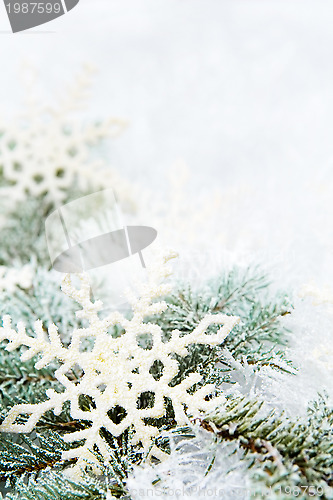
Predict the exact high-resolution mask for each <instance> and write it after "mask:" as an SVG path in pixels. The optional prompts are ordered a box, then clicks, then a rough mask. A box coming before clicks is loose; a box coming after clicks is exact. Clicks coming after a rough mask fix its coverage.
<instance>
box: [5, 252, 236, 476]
mask: <svg viewBox="0 0 333 500" xmlns="http://www.w3.org/2000/svg"><path fill="white" fill-rule="evenodd" d="M172 257H174V254H172V253H169V254H168V255H167V256H164V257H163V258H162V260H159V262H156V263H155V265H154V266H152V267H151V268H150V269H149V270H148V275H147V281H146V283H144V284H142V285H139V287H138V291H137V294H134V293H131V294H130V293H129V294H128V300H129V302H130V304H131V307H132V315H131V319H127V318H126V317H125V316H123V315H122V314H120V313H119V312H112V313H111V314H109V315H108V316H107V317H106V318H104V319H101V318H100V317H99V314H98V313H99V311H100V310H101V309H102V303H101V301H95V302H92V301H91V299H90V287H89V283H88V280H87V277H86V276H83V275H82V276H80V280H81V286H80V289H77V288H75V287H73V285H72V283H71V280H70V277H69V276H66V277H65V279H64V282H63V287H62V288H63V291H64V292H65V293H66V294H67V295H69V296H70V297H72V298H73V299H74V300H75V301H76V302H77V303H78V304H80V306H81V309H80V310H79V311H78V312H77V316H78V317H79V318H81V319H83V320H85V321H86V322H87V325H88V326H87V327H86V328H78V329H75V330H74V331H73V334H72V336H71V343H70V345H69V346H68V347H65V346H64V345H63V344H62V342H61V339H60V336H59V333H58V331H57V327H56V326H54V325H52V326H50V327H49V329H48V335H46V334H45V332H44V329H43V325H42V323H41V322H40V321H37V322H36V326H35V337H31V336H30V335H28V334H27V333H26V330H25V327H24V325H23V324H18V326H17V331H16V330H14V329H13V328H12V327H11V320H10V318H9V317H8V316H6V317H4V319H3V328H1V329H0V340H5V339H7V340H8V341H9V343H8V345H7V347H6V349H7V350H8V351H12V350H14V349H17V348H18V347H20V346H22V345H23V346H26V347H27V350H26V351H25V352H24V354H23V356H22V360H23V361H25V360H28V359H30V358H32V357H33V356H35V355H39V356H40V359H39V360H38V361H37V363H36V368H37V369H40V368H43V367H45V366H46V365H47V364H48V363H50V362H51V361H53V360H55V359H57V360H58V361H60V362H61V366H60V368H59V369H58V370H56V372H55V377H56V378H57V380H58V381H59V382H60V383H61V384H62V385H63V387H64V391H63V392H56V391H54V390H52V389H50V390H48V391H47V393H46V394H47V397H48V399H47V400H46V401H45V402H42V403H39V404H35V405H32V404H21V405H17V406H14V407H13V408H12V409H11V411H10V412H9V414H8V416H7V417H6V419H5V420H4V422H3V423H2V425H1V426H0V430H1V431H6V432H31V431H32V430H33V429H34V427H35V425H36V423H37V422H38V421H39V419H40V418H41V417H42V415H43V414H44V413H45V412H47V411H49V410H53V411H54V413H55V414H60V412H61V411H62V408H63V405H64V403H65V402H66V401H69V402H70V414H71V417H72V418H73V419H74V420H84V421H85V422H89V423H90V426H89V427H87V428H85V429H83V430H80V431H77V432H73V433H70V434H67V435H65V438H64V439H65V440H66V441H67V442H71V443H73V442H77V441H83V442H84V444H80V445H79V446H77V447H76V448H73V449H70V450H69V451H65V452H64V453H63V458H64V459H73V458H77V459H78V460H77V463H76V466H75V471H76V472H77V471H79V470H81V468H82V467H84V464H85V463H86V462H87V461H88V462H90V463H94V464H96V466H97V465H98V464H97V460H96V458H95V456H94V455H93V454H92V453H91V450H93V449H96V447H97V448H98V450H99V452H100V453H101V455H102V456H103V458H104V460H106V461H108V460H110V454H109V450H108V446H107V444H106V442H105V440H104V439H103V437H102V434H101V429H102V428H104V429H106V430H107V431H109V432H110V433H111V434H112V435H113V436H120V435H121V434H122V433H123V432H124V431H125V430H126V429H129V428H132V429H133V431H134V433H133V436H134V437H133V438H132V442H133V444H135V443H141V445H142V448H143V451H148V450H149V448H150V447H151V444H152V438H153V437H154V436H156V434H157V433H158V429H157V428H156V427H154V426H152V425H148V424H147V422H146V419H147V418H158V417H163V416H165V413H166V408H165V398H168V399H169V401H171V403H172V406H173V410H174V415H175V420H176V422H177V424H178V425H184V424H186V423H188V422H189V420H188V419H189V416H194V417H195V416H198V415H199V414H200V411H207V410H210V409H212V408H213V407H214V408H215V406H216V405H217V404H219V403H220V402H221V400H222V397H216V398H208V397H207V396H210V395H213V394H214V392H215V387H214V385H206V386H204V387H202V388H200V389H199V390H197V391H195V392H193V391H192V393H189V392H188V390H189V389H190V388H191V387H193V385H194V384H196V383H198V382H200V381H201V379H202V377H201V375H200V374H199V373H192V374H190V375H188V376H187V377H186V378H185V379H184V380H182V381H181V382H180V383H178V384H177V385H170V383H171V381H172V380H173V379H174V377H175V376H176V375H177V374H178V371H179V367H178V362H177V361H176V359H174V356H173V355H174V354H177V355H180V356H186V355H187V353H188V351H187V347H188V346H189V345H191V344H207V345H211V346H215V345H218V344H221V343H222V342H223V341H224V339H225V338H226V337H227V335H228V334H229V332H230V331H231V330H232V328H233V327H234V326H235V325H236V324H237V323H238V322H239V318H237V317H233V316H227V315H224V314H216V315H207V316H206V317H205V318H204V319H203V320H202V321H201V322H200V323H199V325H198V326H197V327H196V328H195V329H194V330H193V331H192V332H191V333H189V334H187V335H183V336H181V334H180V332H179V331H178V330H173V331H172V332H171V335H170V340H168V341H166V340H163V334H162V329H161V327H160V326H159V325H157V324H154V323H150V322H145V319H146V318H148V317H152V316H153V315H155V314H161V313H162V312H163V311H165V309H166V308H167V304H166V302H164V301H163V300H157V299H160V298H161V297H163V296H165V295H166V294H168V293H170V286H169V285H167V284H163V283H162V281H163V279H164V278H166V277H167V276H168V275H169V274H170V268H169V265H168V261H169V260H170V259H171V258H172ZM115 325H120V327H121V331H122V332H123V333H122V334H121V335H120V336H112V335H111V333H110V331H112V328H113V327H114V326H115ZM210 325H221V328H220V329H219V330H218V332H217V333H215V334H208V333H206V332H207V329H208V327H209V326H210ZM88 338H89V339H90V340H91V343H90V345H91V347H90V348H88V349H87V348H83V345H84V342H85V341H86V339H88ZM157 362H158V363H159V366H160V368H161V370H160V374H159V376H158V377H157V376H156V374H155V376H154V371H153V368H154V366H156V363H157ZM78 366H79V367H80V368H81V372H82V376H81V378H80V379H79V380H73V377H72V376H70V375H69V374H70V373H71V372H70V371H71V369H72V368H73V367H75V368H77V367H78ZM148 392H149V394H150V395H151V400H152V404H151V405H150V406H149V407H142V405H141V406H140V404H139V401H140V397H141V396H142V395H145V394H147V393H148ZM81 395H84V396H89V397H90V398H91V399H92V400H93V401H94V404H93V405H92V407H91V408H90V410H89V411H83V410H82V409H81V407H80V404H79V397H80V396H81ZM119 409H121V412H119ZM115 413H117V415H118V416H119V415H121V418H118V419H114V418H112V415H114V414H115ZM20 415H28V416H29V418H28V420H27V421H26V423H24V424H18V423H16V420H17V418H18V417H19V416H20Z"/></svg>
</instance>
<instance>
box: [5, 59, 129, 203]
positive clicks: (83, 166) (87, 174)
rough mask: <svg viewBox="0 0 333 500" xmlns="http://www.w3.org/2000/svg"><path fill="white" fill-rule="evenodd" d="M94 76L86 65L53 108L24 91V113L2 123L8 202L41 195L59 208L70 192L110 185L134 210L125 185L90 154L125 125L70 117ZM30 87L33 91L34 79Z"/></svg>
mask: <svg viewBox="0 0 333 500" xmlns="http://www.w3.org/2000/svg"><path fill="white" fill-rule="evenodd" d="M93 72H94V71H93V69H92V68H90V67H89V66H85V67H84V68H83V71H82V72H81V73H80V74H79V75H78V76H77V78H76V79H75V81H74V84H73V86H72V88H69V89H65V91H64V92H63V93H62V94H63V95H65V98H63V99H59V100H55V103H54V104H52V105H44V104H41V103H40V102H41V99H40V97H38V98H34V95H33V90H31V91H30V90H29V87H28V96H27V97H28V98H27V102H26V107H25V112H24V114H22V115H21V116H19V117H17V119H16V120H14V121H11V122H10V121H4V122H0V158H1V170H2V172H1V177H0V194H1V197H2V199H6V203H7V204H8V203H10V202H12V203H16V202H19V201H23V200H25V199H26V197H27V196H31V197H38V196H45V197H46V198H47V200H48V201H49V202H51V203H53V204H56V205H57V204H60V203H62V202H64V201H65V200H66V199H67V197H68V190H70V189H75V190H79V191H82V192H85V191H91V190H98V189H103V188H104V187H105V186H108V187H113V188H114V189H115V190H116V191H117V195H118V197H119V200H120V202H124V204H126V206H129V207H130V208H131V209H132V208H133V207H134V201H133V196H132V195H131V191H132V190H131V188H130V186H129V184H128V183H127V182H125V181H124V179H122V178H121V176H120V175H119V174H118V172H116V171H115V170H111V168H109V166H108V165H106V164H105V162H104V161H101V160H99V159H95V158H94V157H93V155H92V147H93V146H97V145H99V144H100V143H101V142H102V140H104V139H105V138H110V137H114V136H116V135H118V134H119V133H120V132H122V130H124V128H125V126H126V123H125V122H124V121H123V120H120V119H118V118H109V119H106V120H102V121H100V122H95V123H90V124H87V123H82V120H77V119H72V118H71V117H72V114H73V112H75V111H77V110H78V109H79V108H80V107H82V102H83V101H84V99H85V97H86V93H87V90H88V89H89V88H90V86H91V77H92V75H93ZM33 83H34V85H33V86H32V87H33V88H34V87H36V81H35V79H34V82H33Z"/></svg>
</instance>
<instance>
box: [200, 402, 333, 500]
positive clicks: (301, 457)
mask: <svg viewBox="0 0 333 500" xmlns="http://www.w3.org/2000/svg"><path fill="white" fill-rule="evenodd" d="M201 425H202V427H203V428H205V429H206V430H208V431H210V432H214V433H215V434H216V436H217V438H218V440H221V441H232V442H235V443H237V444H238V446H239V447H240V448H241V449H243V450H244V453H245V456H246V458H247V459H250V467H251V468H252V480H253V483H254V486H257V491H261V492H262V491H263V489H265V488H266V489H267V490H268V489H269V491H270V493H271V494H272V495H273V496H272V497H270V498H275V496H274V494H276V498H287V496H288V491H289V490H290V488H299V491H300V492H301V491H303V492H304V491H305V492H306V490H305V488H308V489H309V494H305V497H306V498H313V496H314V495H313V494H311V491H313V490H316V491H317V492H322V496H321V498H324V499H328V498H332V495H333V472H332V471H333V408H331V407H329V406H328V405H327V402H326V400H325V398H323V397H321V398H320V399H319V400H318V401H317V402H315V403H314V404H313V405H312V406H311V407H310V408H309V410H308V417H307V419H306V420H303V421H302V420H301V419H299V420H295V421H293V420H291V419H290V418H288V417H286V416H285V415H284V413H280V414H277V412H276V411H275V410H269V409H267V408H266V406H265V404H264V402H263V401H260V400H251V399H248V398H246V397H236V398H230V399H229V401H228V403H227V405H226V406H225V407H224V408H217V409H216V410H215V411H214V412H212V413H211V414H209V415H208V416H207V417H206V418H205V419H204V420H202V421H201ZM301 488H303V490H301ZM310 488H311V489H312V490H311V491H310ZM281 495H282V496H281ZM283 495H285V497H284V496H283Z"/></svg>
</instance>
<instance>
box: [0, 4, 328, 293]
mask: <svg viewBox="0 0 333 500" xmlns="http://www.w3.org/2000/svg"><path fill="white" fill-rule="evenodd" d="M332 25H333V4H332V2H331V1H329V0H328V1H324V0H319V1H318V0H316V1H314V0H312V1H307V0H286V1H283V0H230V1H221V0H141V1H138V0H81V1H80V3H79V4H78V6H77V7H76V8H75V9H73V10H72V11H71V12H70V13H68V14H67V15H66V16H64V17H61V18H59V19H57V20H55V21H53V22H52V23H49V24H47V25H44V26H40V27H38V28H36V29H34V30H31V31H28V32H23V33H18V34H15V35H13V34H11V32H10V31H9V30H10V26H9V22H8V19H7V17H6V12H5V8H4V6H3V5H1V6H0V32H1V33H0V57H1V70H2V71H1V93H2V96H1V99H0V109H1V111H2V112H4V113H5V115H6V116H10V115H11V113H13V112H14V110H17V109H19V107H20V102H21V101H20V99H21V97H22V86H21V82H20V80H19V71H20V65H21V63H22V62H23V61H31V62H32V63H33V64H34V65H35V66H36V67H37V68H38V70H39V72H40V76H41V81H42V83H43V85H44V88H45V89H46V94H47V93H49V95H52V92H61V91H62V89H63V88H64V85H65V84H66V83H67V82H68V81H70V80H71V78H72V76H73V74H74V73H76V72H77V71H78V69H79V67H80V64H81V63H85V62H88V63H93V64H94V65H95V66H96V67H97V68H98V70H99V73H98V75H97V78H96V85H95V87H94V89H93V92H92V96H91V102H90V103H89V106H88V107H87V110H86V112H85V113H86V115H89V116H90V117H93V118H98V117H105V116H107V115H116V116H119V117H122V118H125V119H127V120H128V121H129V123H130V126H129V127H128V129H127V131H126V132H125V133H124V134H123V135H122V136H121V137H119V139H117V140H115V141H114V142H112V144H110V148H109V152H108V155H109V158H110V163H111V164H112V165H113V166H115V167H116V168H117V169H119V170H120V171H121V172H122V173H123V174H124V175H125V176H126V177H128V178H130V179H133V180H135V181H138V182H140V183H142V184H145V185H146V186H149V187H150V188H151V189H154V190H155V192H158V191H159V190H161V191H163V189H164V185H165V184H166V178H167V175H166V174H167V172H168V170H169V168H170V167H171V166H172V165H173V164H174V162H175V161H176V160H178V159H182V160H184V161H185V162H186V164H187V165H188V167H189V169H190V171H191V178H190V180H189V184H190V186H191V188H192V190H193V191H192V192H194V196H192V202H191V203H192V205H191V208H190V210H192V207H194V206H195V204H196V201H195V200H196V196H197V195H199V194H200V193H203V192H204V191H206V192H208V193H209V191H210V190H211V189H212V188H213V187H214V188H217V189H218V190H220V192H221V196H222V198H223V197H224V195H225V194H226V193H229V195H228V196H229V198H230V193H232V197H233V204H232V206H230V207H229V208H228V205H224V206H223V210H222V211H221V213H219V214H218V216H217V218H216V224H219V226H220V227H219V229H221V228H222V229H225V231H226V233H227V234H225V237H224V240H223V242H224V243H223V244H224V245H225V248H227V249H228V250H229V251H231V252H233V251H234V252H236V253H237V252H240V253H242V252H243V253H244V252H247V251H251V252H254V253H256V252H264V253H265V254H269V255H270V256H272V255H274V258H275V253H278V254H279V255H280V258H279V261H280V263H282V261H283V264H286V261H287V262H289V265H287V267H286V273H285V276H286V277H287V274H288V276H289V275H290V273H294V275H295V276H296V275H297V281H299V283H300V284H301V283H302V282H307V281H308V280H313V279H314V280H315V281H316V282H318V283H319V284H324V283H326V282H330V280H331V278H333V258H332V251H333V231H332V215H333V201H332V193H333V189H332V187H333V141H332V131H333V31H332ZM244 189H245V191H244ZM244 193H245V194H244ZM198 199H199V196H198ZM198 203H199V202H198ZM196 209H197V210H200V203H199V205H198V206H197V207H196ZM198 232H200V228H198ZM287 271H288V272H287Z"/></svg>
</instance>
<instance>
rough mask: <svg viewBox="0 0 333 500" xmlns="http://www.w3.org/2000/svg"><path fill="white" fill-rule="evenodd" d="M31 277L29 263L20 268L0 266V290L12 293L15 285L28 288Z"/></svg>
mask: <svg viewBox="0 0 333 500" xmlns="http://www.w3.org/2000/svg"><path fill="white" fill-rule="evenodd" d="M32 278H33V268H32V266H31V265H30V264H26V265H25V266H23V267H21V268H15V267H7V266H0V292H9V293H12V292H14V291H15V289H16V288H17V287H20V288H23V289H27V288H30V286H31V285H32Z"/></svg>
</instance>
